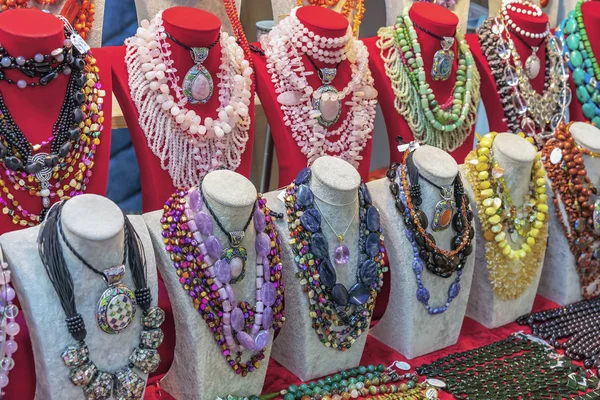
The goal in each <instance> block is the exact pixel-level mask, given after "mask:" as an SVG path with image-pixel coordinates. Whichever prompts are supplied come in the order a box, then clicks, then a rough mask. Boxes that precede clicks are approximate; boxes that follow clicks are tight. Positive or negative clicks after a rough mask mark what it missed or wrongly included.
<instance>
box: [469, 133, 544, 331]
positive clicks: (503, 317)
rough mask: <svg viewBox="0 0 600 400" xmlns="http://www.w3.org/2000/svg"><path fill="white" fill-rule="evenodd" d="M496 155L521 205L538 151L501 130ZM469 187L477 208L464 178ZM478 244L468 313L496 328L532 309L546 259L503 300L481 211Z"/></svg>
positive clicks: (474, 206) (470, 196)
mask: <svg viewBox="0 0 600 400" xmlns="http://www.w3.org/2000/svg"><path fill="white" fill-rule="evenodd" d="M492 151H493V155H494V159H495V160H496V161H497V162H498V164H499V166H500V167H501V168H503V169H504V179H505V180H506V184H507V185H508V189H509V191H510V196H511V197H512V199H513V201H514V203H515V205H516V206H517V207H519V206H521V204H523V198H524V196H526V195H527V192H528V190H529V182H530V179H531V168H532V166H533V161H534V159H535V155H536V151H535V149H534V148H533V146H532V145H531V144H529V143H528V142H527V141H526V140H525V139H523V138H521V137H520V136H517V135H513V134H511V133H499V134H498V135H497V136H496V139H495V140H494V144H493V145H492ZM460 168H461V170H462V171H463V175H464V176H466V172H465V166H464V165H461V167H460ZM463 183H464V185H465V191H466V192H467V194H468V195H469V198H470V199H471V208H472V209H473V211H474V212H475V210H476V209H477V206H476V205H475V203H474V196H473V188H472V187H471V185H470V184H469V181H468V180H467V179H465V180H464V181H463ZM475 221H476V225H477V227H476V230H477V234H476V236H475V237H476V238H477V244H478V245H477V247H476V250H475V272H474V274H473V283H472V284H471V295H470V297H469V304H468V306H467V316H468V317H470V318H472V319H474V320H475V321H477V322H479V323H480V324H482V325H484V326H485V327H487V328H496V327H499V326H502V325H505V324H508V323H510V322H513V321H515V320H516V319H517V318H518V317H520V316H521V315H523V314H527V313H529V312H531V307H532V306H533V301H534V300H535V295H536V293H537V288H538V284H539V280H540V275H541V272H542V264H543V260H541V263H540V266H539V269H538V271H537V274H536V275H535V278H534V279H533V282H532V283H531V285H530V286H529V288H528V289H527V290H525V292H524V293H523V294H521V296H520V297H519V298H517V299H515V300H503V299H500V298H499V297H498V296H496V294H495V292H494V287H493V286H492V284H491V283H490V279H489V274H488V270H487V266H486V255H485V239H484V238H483V232H482V231H481V225H480V223H479V218H478V214H477V212H475Z"/></svg>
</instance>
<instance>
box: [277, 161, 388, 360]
mask: <svg viewBox="0 0 600 400" xmlns="http://www.w3.org/2000/svg"><path fill="white" fill-rule="evenodd" d="M310 179H311V170H310V168H304V169H303V170H301V171H300V172H299V173H298V175H297V176H296V179H295V180H294V182H292V183H291V184H290V186H288V188H287V189H286V191H285V205H286V208H287V215H288V228H289V231H290V241H289V245H290V246H291V248H292V251H293V253H294V255H295V257H294V261H295V262H296V265H297V267H298V277H299V278H300V284H301V285H302V286H303V287H304V291H305V292H306V294H307V296H308V303H309V310H310V311H309V315H310V317H311V319H312V326H313V329H314V330H315V332H316V334H317V335H318V337H319V340H320V341H321V343H323V344H324V345H325V346H327V347H331V348H334V349H337V350H339V351H345V350H348V349H349V348H350V347H351V346H352V344H353V343H354V342H355V341H356V339H357V338H358V337H359V336H360V335H361V334H362V333H363V332H365V331H366V330H367V329H368V327H369V321H370V320H371V315H372V313H373V308H374V306H375V299H376V298H377V293H378V292H379V291H380V290H381V286H382V284H383V273H384V272H385V271H386V270H387V268H386V267H385V266H384V260H383V258H384V252H385V249H384V247H383V235H382V233H381V225H380V218H379V211H378V210H377V208H376V207H375V206H373V204H372V201H371V195H370V194H369V190H368V189H367V187H366V185H365V184H364V183H361V185H360V187H359V189H358V193H357V196H358V215H359V221H360V222H359V238H358V252H359V255H358V257H357V260H358V267H357V268H356V271H357V272H356V283H355V284H354V285H352V287H350V288H349V289H348V288H346V286H344V285H343V284H341V283H339V282H337V273H336V268H335V266H334V265H332V262H331V259H330V253H329V244H328V243H327V239H326V237H325V235H324V234H323V231H322V229H321V226H322V220H323V219H325V216H324V215H323V214H322V213H321V212H320V211H319V208H318V206H317V203H316V200H315V196H314V194H313V192H312V190H311V189H310ZM351 204H354V203H351ZM334 232H335V231H334ZM342 245H343V237H342V240H340V245H339V246H337V248H336V251H335V253H336V256H335V258H334V261H335V263H336V264H337V265H338V266H341V267H343V268H348V265H347V262H348V258H349V256H350V254H349V250H348V249H346V250H347V251H348V253H347V254H345V255H344V256H343V257H340V253H342V254H343V252H341V251H340V250H341V249H340V247H341V246H342ZM339 261H342V262H339Z"/></svg>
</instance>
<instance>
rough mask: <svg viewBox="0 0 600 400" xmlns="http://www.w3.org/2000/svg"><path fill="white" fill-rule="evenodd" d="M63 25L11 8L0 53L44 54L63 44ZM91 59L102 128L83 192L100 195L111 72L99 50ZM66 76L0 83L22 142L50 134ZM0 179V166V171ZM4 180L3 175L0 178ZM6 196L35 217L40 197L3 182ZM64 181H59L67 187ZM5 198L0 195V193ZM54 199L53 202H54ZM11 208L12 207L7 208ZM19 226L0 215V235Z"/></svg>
mask: <svg viewBox="0 0 600 400" xmlns="http://www.w3.org/2000/svg"><path fill="white" fill-rule="evenodd" d="M63 29H64V25H63V23H62V22H61V20H60V19H58V18H56V17H54V16H52V15H51V14H47V13H43V12H41V11H39V10H37V9H35V8H34V9H16V10H10V11H7V12H3V13H0V43H2V46H4V48H5V49H6V51H7V52H8V53H9V54H11V55H13V56H15V57H17V56H23V57H25V58H27V59H28V58H31V57H33V56H34V55H35V54H37V53H41V54H50V52H51V51H53V50H54V49H57V48H59V47H62V46H63V41H64V40H65V36H64V33H63V32H64V31H63ZM93 54H94V57H95V58H96V62H97V65H98V68H99V69H100V82H101V83H102V89H104V90H105V91H106V96H105V97H104V105H103V110H104V124H103V130H102V134H101V135H100V146H98V148H97V150H96V156H95V159H94V168H93V170H92V176H91V177H90V180H89V183H88V186H87V190H86V192H87V193H94V194H100V195H104V194H106V185H107V183H108V163H109V158H110V137H111V92H112V84H111V74H110V61H109V59H108V57H107V56H106V55H105V53H104V51H103V50H94V51H93ZM6 76H7V77H8V78H10V79H13V80H15V81H16V80H19V79H25V81H27V82H28V83H29V82H33V81H37V79H35V80H31V79H30V78H28V77H26V76H25V75H24V74H22V73H21V72H19V71H17V70H7V71H6ZM68 81H69V78H68V77H67V76H66V75H63V74H59V76H58V78H57V79H55V80H54V81H52V82H50V83H49V84H48V85H46V86H38V87H35V88H32V87H27V88H25V89H19V88H18V87H17V85H14V84H9V83H7V82H6V81H0V93H2V97H3V98H4V103H5V104H6V107H7V108H8V109H9V111H10V113H11V115H12V117H13V119H14V121H15V123H16V124H17V125H18V126H19V128H20V129H21V131H22V132H23V134H24V135H25V136H26V137H27V139H28V140H29V141H30V142H31V143H33V144H37V143H41V142H42V141H45V140H48V138H49V137H50V136H51V135H52V125H54V123H55V122H56V119H57V118H58V114H59V112H60V108H61V107H62V103H63V98H64V96H65V92H66V90H67V83H68ZM0 171H2V174H3V175H4V166H2V167H0ZM2 178H3V179H6V177H5V176H3V177H2ZM5 182H6V183H7V186H8V187H9V188H10V191H11V193H12V194H13V195H14V196H15V199H16V200H17V201H18V202H19V204H20V205H22V206H23V208H24V209H25V210H27V211H30V212H33V213H36V214H38V213H39V212H40V210H41V209H42V202H41V200H40V197H37V196H30V195H29V194H28V193H27V192H26V191H17V190H14V188H13V185H12V184H11V183H10V181H8V180H5ZM68 183H69V182H65V184H68ZM2 194H3V195H5V194H4V193H2ZM54 199H55V198H54ZM11 208H14V207H12V206H11ZM20 228H22V226H21V225H15V224H13V223H12V222H11V218H10V217H9V216H7V215H4V214H0V234H3V233H5V232H9V231H13V230H16V229H20Z"/></svg>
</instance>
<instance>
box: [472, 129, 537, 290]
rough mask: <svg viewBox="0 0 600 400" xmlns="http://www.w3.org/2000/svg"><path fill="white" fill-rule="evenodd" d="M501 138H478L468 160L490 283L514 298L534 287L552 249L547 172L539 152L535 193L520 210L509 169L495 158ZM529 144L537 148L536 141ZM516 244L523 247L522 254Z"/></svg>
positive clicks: (534, 175) (533, 179) (534, 174)
mask: <svg viewBox="0 0 600 400" xmlns="http://www.w3.org/2000/svg"><path fill="white" fill-rule="evenodd" d="M496 135H497V133H496V132H490V133H488V134H487V135H485V136H483V137H481V136H479V135H477V138H478V139H479V142H478V144H477V147H476V148H475V149H474V150H473V151H471V152H470V153H469V155H468V156H467V158H466V159H465V166H466V169H467V179H468V180H469V182H470V183H471V186H472V187H473V191H474V193H475V202H476V204H477V212H478V214H479V219H480V221H481V227H482V230H483V232H484V233H483V237H484V239H485V252H486V260H487V269H488V271H489V274H490V281H491V283H492V285H493V287H494V292H495V293H496V295H497V296H498V297H499V298H501V299H502V300H512V299H516V298H518V297H520V296H521V295H522V294H523V293H524V292H525V290H527V288H528V287H529V286H530V285H531V282H532V281H533V279H534V277H535V275H536V273H537V271H538V270H539V268H540V267H541V262H542V258H543V256H544V252H545V250H546V238H547V236H548V226H547V220H548V205H547V203H546V202H547V199H548V196H547V195H546V179H545V176H546V173H545V171H544V169H543V168H542V162H541V155H540V153H537V154H536V157H535V161H534V164H533V168H532V169H531V183H530V186H531V189H530V194H529V196H528V198H527V199H525V201H524V202H523V206H522V207H521V208H520V209H519V208H518V207H516V206H515V204H514V202H513V199H512V198H511V196H510V191H509V189H508V187H507V185H506V182H505V181H504V178H503V177H502V174H503V172H504V171H503V170H502V168H500V167H499V165H498V163H497V162H496V161H495V160H494V158H493V154H492V145H493V143H494V139H495V138H496ZM519 136H521V137H524V136H525V135H524V134H522V133H521V134H519ZM526 140H527V141H528V142H529V143H531V144H532V146H533V139H532V138H526ZM505 228H507V229H506V230H505ZM511 242H512V243H513V245H515V246H516V247H518V248H517V249H516V250H515V249H513V248H512V247H511Z"/></svg>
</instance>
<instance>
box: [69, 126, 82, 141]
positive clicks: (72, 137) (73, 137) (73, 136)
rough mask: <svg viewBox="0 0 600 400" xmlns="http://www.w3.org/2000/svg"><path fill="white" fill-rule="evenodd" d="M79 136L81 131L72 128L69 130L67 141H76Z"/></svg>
mask: <svg viewBox="0 0 600 400" xmlns="http://www.w3.org/2000/svg"><path fill="white" fill-rule="evenodd" d="M80 135H81V129H79V128H73V129H70V130H69V140H77V139H79V136H80Z"/></svg>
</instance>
